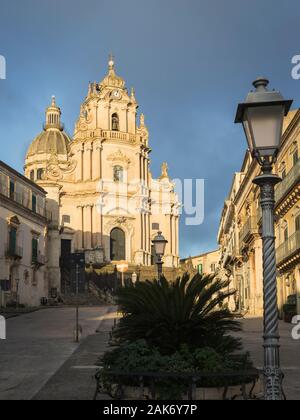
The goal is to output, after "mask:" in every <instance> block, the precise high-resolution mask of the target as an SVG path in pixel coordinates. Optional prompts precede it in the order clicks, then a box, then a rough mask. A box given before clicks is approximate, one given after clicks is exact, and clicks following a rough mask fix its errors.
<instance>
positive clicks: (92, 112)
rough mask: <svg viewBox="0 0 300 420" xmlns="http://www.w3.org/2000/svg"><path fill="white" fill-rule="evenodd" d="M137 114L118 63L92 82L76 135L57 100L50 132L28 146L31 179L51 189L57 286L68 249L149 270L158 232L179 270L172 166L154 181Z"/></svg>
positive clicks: (51, 238)
mask: <svg viewBox="0 0 300 420" xmlns="http://www.w3.org/2000/svg"><path fill="white" fill-rule="evenodd" d="M137 111H138V103H137V100H136V97H135V92H134V90H133V89H132V90H131V91H130V92H128V91H127V89H126V86H125V81H124V80H123V79H122V78H121V77H119V76H117V74H116V72H115V65H114V61H113V59H112V58H111V59H110V60H109V68H108V74H107V75H106V76H105V78H104V79H103V80H102V81H101V82H100V83H96V82H95V83H90V84H89V87H88V93H87V97H86V98H85V100H84V101H83V103H82V105H81V108H80V113H79V117H78V119H77V121H76V124H75V130H74V135H73V137H72V138H71V137H69V136H68V135H67V134H66V133H65V132H64V130H63V126H62V124H61V111H60V108H59V107H58V106H57V104H56V101H55V98H54V97H53V99H52V104H51V106H50V107H49V108H48V109H47V111H46V123H45V125H44V131H43V132H42V133H41V134H39V135H38V136H37V137H36V138H35V139H34V141H33V143H32V144H31V145H30V147H29V149H28V152H27V155H26V161H25V175H26V176H27V177H28V178H30V179H32V180H34V181H35V182H36V183H37V184H38V185H40V186H41V187H42V188H43V189H44V190H45V191H47V208H48V210H49V211H51V213H52V221H51V224H50V225H49V260H50V261H51V265H52V266H53V271H52V274H53V276H52V279H51V281H52V285H55V286H56V287H59V264H58V262H59V256H60V255H61V253H62V252H63V249H62V247H69V248H70V250H71V251H72V252H73V251H84V252H85V253H86V258H87V259H88V260H89V259H90V261H91V262H94V263H96V264H102V263H110V262H116V261H119V260H127V261H128V262H129V263H130V264H136V265H145V266H150V265H151V264H153V252H152V239H153V237H154V236H155V235H156V233H157V232H158V231H159V230H161V231H162V232H163V234H164V236H165V237H166V239H167V240H168V245H167V249H166V254H165V257H164V263H165V267H177V266H178V263H179V231H178V222H179V202H178V197H177V195H176V194H175V192H174V185H173V182H172V181H171V179H170V178H169V175H168V166H167V164H166V163H164V164H163V165H162V173H161V176H160V178H159V179H153V178H152V174H151V172H150V153H151V149H150V146H149V133H148V129H147V127H146V124H145V117H144V115H143V114H140V115H139V117H138V115H137ZM137 119H138V120H139V121H138V123H137ZM67 244H69V245H67ZM55 266H56V267H57V271H56V272H55V269H54V267H55ZM55 283H56V284H55Z"/></svg>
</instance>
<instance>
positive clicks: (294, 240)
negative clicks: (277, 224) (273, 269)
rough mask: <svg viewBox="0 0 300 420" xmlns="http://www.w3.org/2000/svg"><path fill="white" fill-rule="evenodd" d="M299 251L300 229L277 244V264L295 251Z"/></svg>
mask: <svg viewBox="0 0 300 420" xmlns="http://www.w3.org/2000/svg"><path fill="white" fill-rule="evenodd" d="M297 251H300V231H299V230H298V231H297V232H295V233H294V235H292V236H291V237H290V238H289V239H288V240H287V241H285V242H284V243H283V244H281V245H279V247H278V248H277V250H276V259H277V264H279V263H281V262H282V261H284V260H286V259H287V258H289V257H290V256H292V255H293V254H294V253H295V252H297Z"/></svg>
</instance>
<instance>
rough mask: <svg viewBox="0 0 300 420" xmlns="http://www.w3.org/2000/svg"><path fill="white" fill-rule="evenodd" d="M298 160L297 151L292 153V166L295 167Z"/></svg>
mask: <svg viewBox="0 0 300 420" xmlns="http://www.w3.org/2000/svg"><path fill="white" fill-rule="evenodd" d="M298 159H299V153H298V149H297V150H295V151H294V153H293V165H294V166H295V165H296V163H297V162H298Z"/></svg>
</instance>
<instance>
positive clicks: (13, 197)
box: [9, 179, 15, 200]
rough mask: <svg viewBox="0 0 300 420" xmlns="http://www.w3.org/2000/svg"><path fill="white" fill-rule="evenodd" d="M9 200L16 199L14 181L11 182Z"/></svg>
mask: <svg viewBox="0 0 300 420" xmlns="http://www.w3.org/2000/svg"><path fill="white" fill-rule="evenodd" d="M9 198H11V199H12V200H14V199H15V182H14V181H13V180H12V179H11V180H10V181H9Z"/></svg>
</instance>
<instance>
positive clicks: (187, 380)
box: [94, 369, 262, 401]
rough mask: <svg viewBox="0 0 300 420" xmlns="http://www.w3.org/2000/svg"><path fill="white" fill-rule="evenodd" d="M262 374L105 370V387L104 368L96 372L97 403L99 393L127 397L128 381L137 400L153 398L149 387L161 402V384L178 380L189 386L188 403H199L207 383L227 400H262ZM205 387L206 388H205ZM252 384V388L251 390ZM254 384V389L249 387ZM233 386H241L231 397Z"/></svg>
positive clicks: (187, 392) (245, 372) (249, 372)
mask: <svg viewBox="0 0 300 420" xmlns="http://www.w3.org/2000/svg"><path fill="white" fill-rule="evenodd" d="M261 376H262V372H261V371H259V370H257V369H251V370H245V371H243V370H241V371H238V372H237V371H235V372H229V371H224V372H218V373H212V372H210V373H205V372H203V373H200V372H197V373H163V372H162V373H153V372H130V373H129V372H124V371H122V372H121V371H105V381H104V382H105V384H104V382H103V381H102V371H101V369H100V370H99V371H98V372H97V373H96V375H95V379H96V391H95V394H94V400H96V399H97V396H98V395H99V394H108V395H110V397H112V398H114V399H118V400H122V399H125V398H126V394H125V389H126V385H124V382H126V381H128V380H129V381H132V382H133V383H135V384H136V388H137V390H138V397H137V399H140V400H143V399H149V395H148V396H145V388H146V387H147V388H148V389H149V391H150V397H151V399H152V400H155V399H157V397H158V392H157V391H158V390H157V388H158V387H159V383H161V382H165V381H167V380H173V381H178V382H180V383H181V384H184V385H185V388H186V395H187V398H188V400H192V401H193V400H194V401H195V400H197V387H198V386H199V384H200V386H201V387H202V388H212V386H210V387H204V386H203V382H207V381H209V382H215V383H216V386H215V388H218V389H222V399H223V400H228V399H231V400H235V399H244V400H250V399H259V398H261V395H260V396H259V395H256V394H255V393H254V390H255V388H256V385H257V384H258V382H259V381H260V378H261ZM107 379H109V382H110V383H113V384H114V386H113V387H112V388H111V389H108V387H107ZM201 384H202V385H201ZM220 384H222V385H220ZM247 385H248V387H247ZM249 385H250V386H249ZM231 386H236V387H238V391H237V393H235V394H234V395H229V388H230V387H231Z"/></svg>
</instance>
